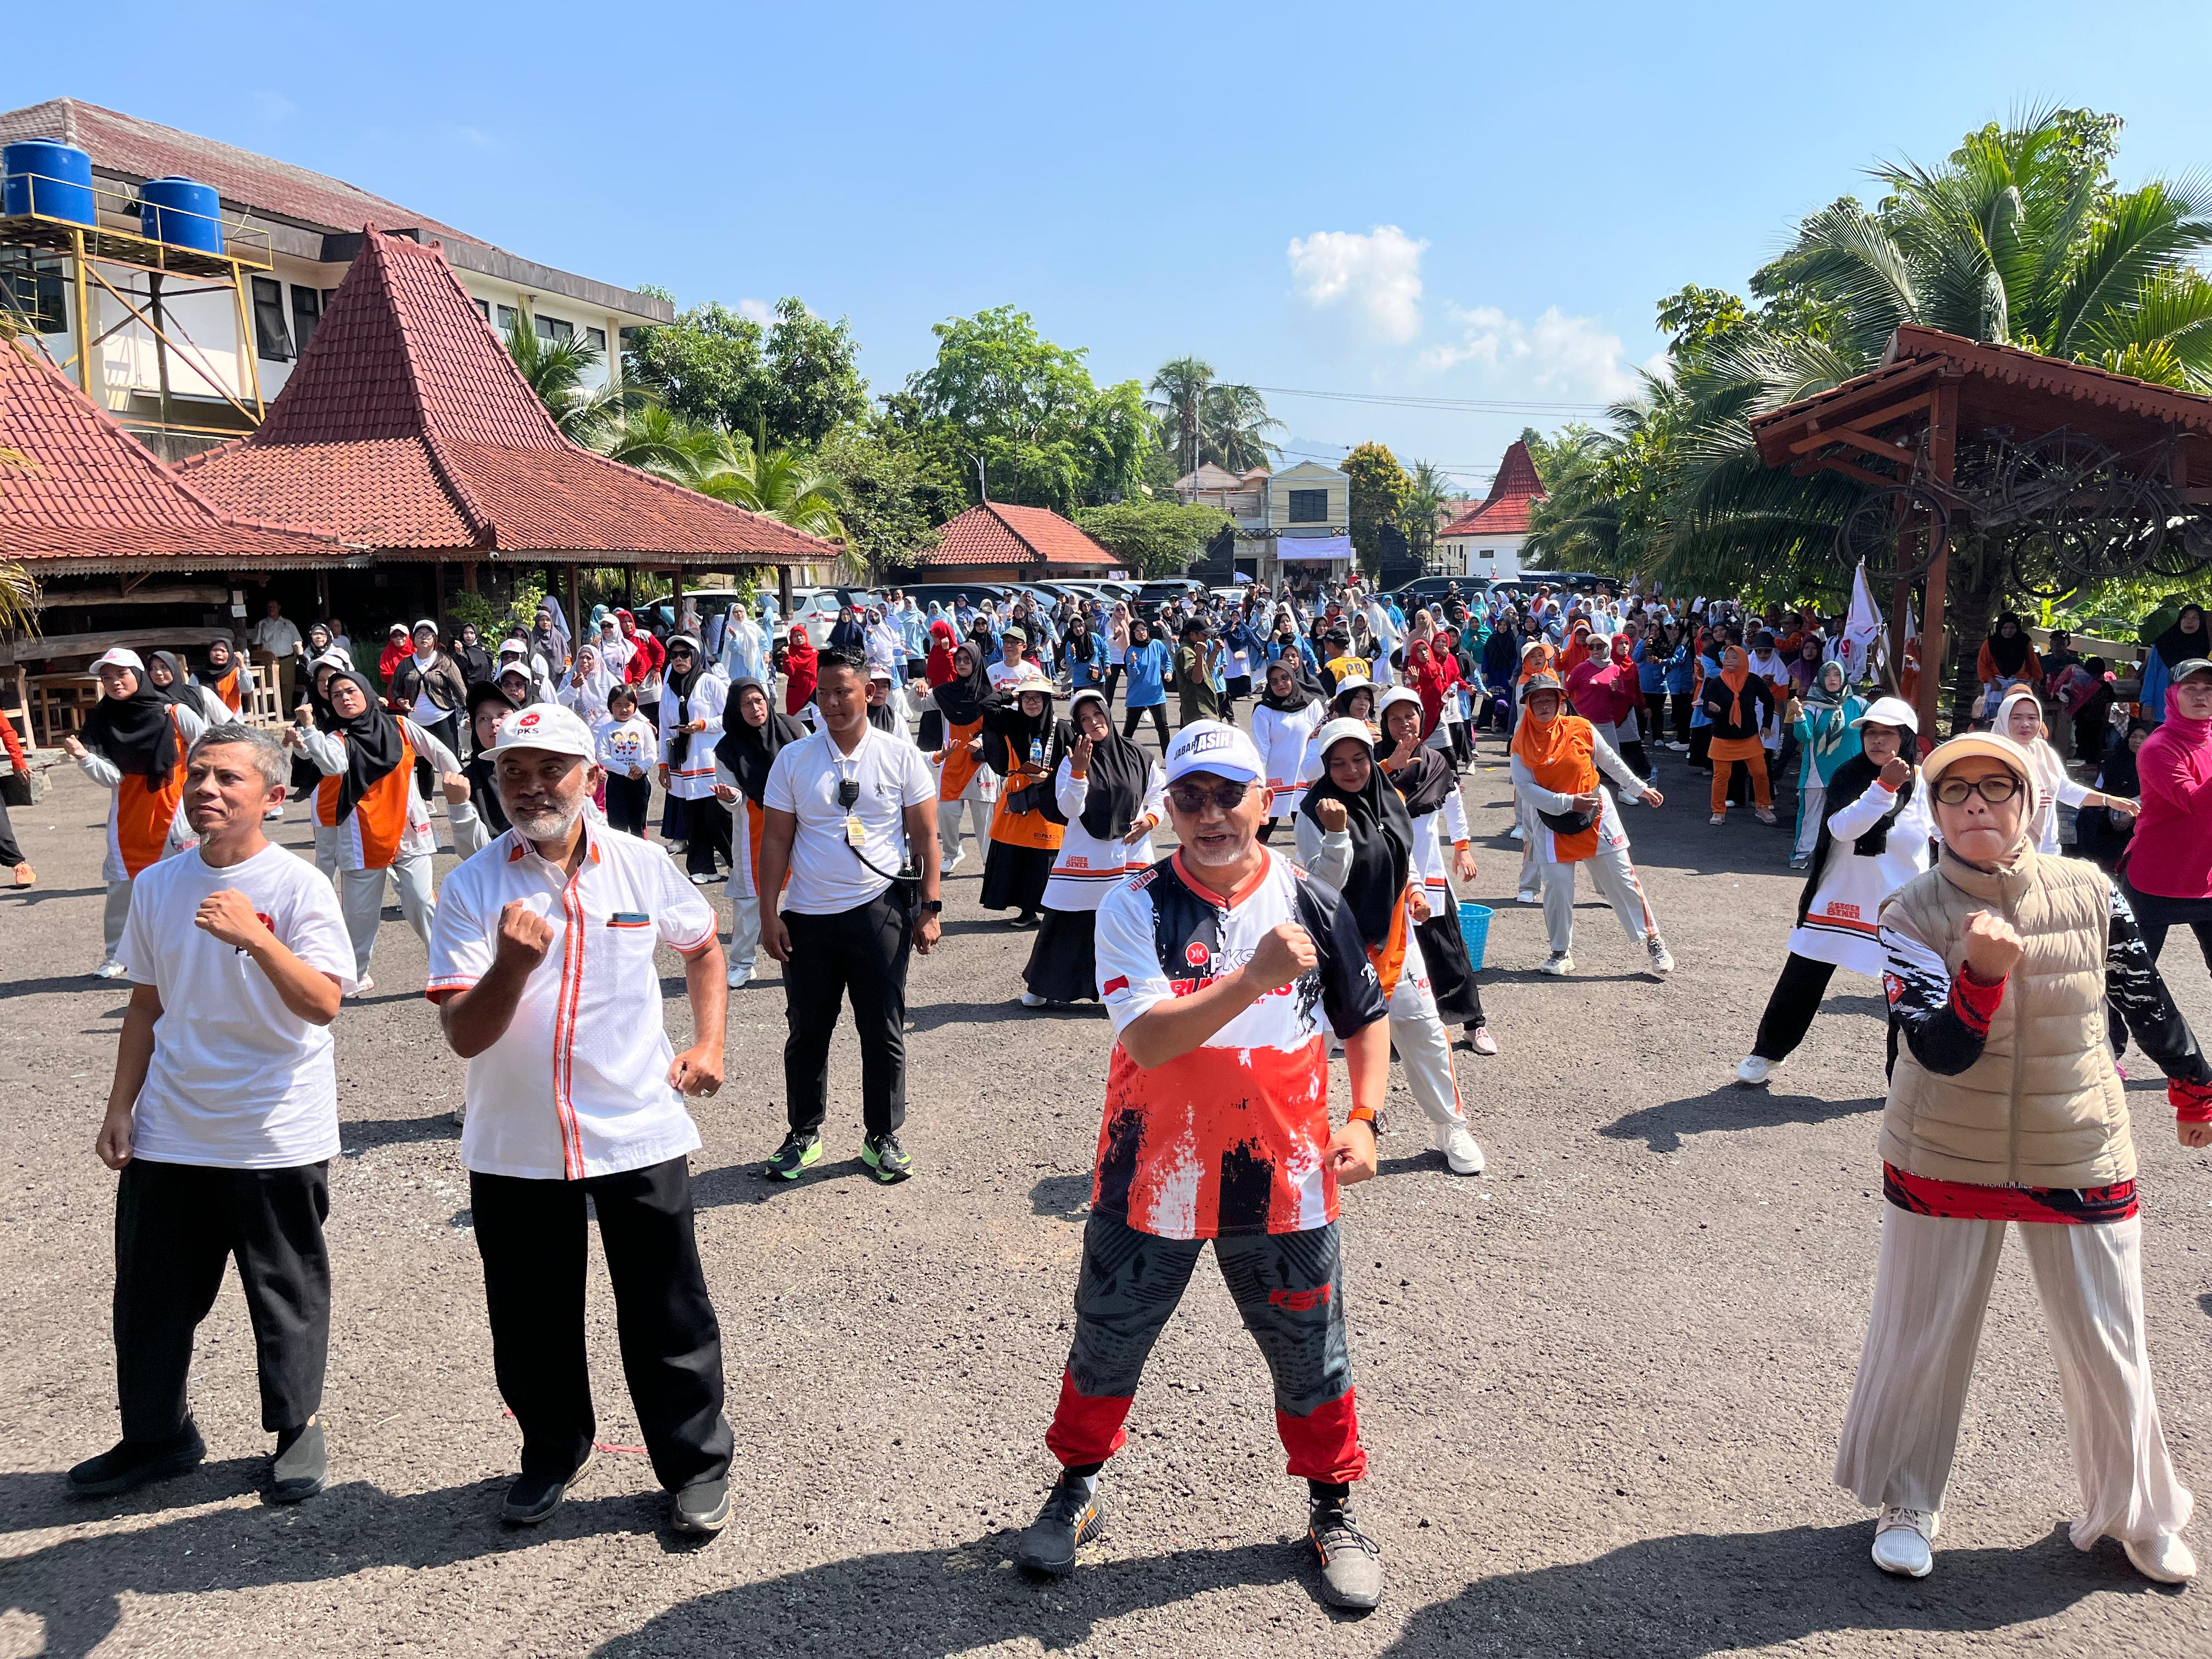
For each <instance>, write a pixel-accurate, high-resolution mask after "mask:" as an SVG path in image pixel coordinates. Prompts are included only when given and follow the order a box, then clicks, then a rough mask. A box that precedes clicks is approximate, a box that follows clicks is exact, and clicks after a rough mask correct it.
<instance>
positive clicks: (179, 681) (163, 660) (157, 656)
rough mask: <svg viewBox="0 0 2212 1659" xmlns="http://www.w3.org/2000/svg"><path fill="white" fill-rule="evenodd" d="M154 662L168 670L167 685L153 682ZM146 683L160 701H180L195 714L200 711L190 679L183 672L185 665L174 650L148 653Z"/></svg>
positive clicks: (197, 697) (198, 701) (197, 698)
mask: <svg viewBox="0 0 2212 1659" xmlns="http://www.w3.org/2000/svg"><path fill="white" fill-rule="evenodd" d="M155 663H159V664H161V666H162V667H164V668H166V669H167V670H168V671H169V683H168V684H167V685H155V684H154V665H155ZM146 684H148V685H149V686H153V690H154V695H155V696H157V697H159V698H161V701H162V702H173V703H181V704H182V705H183V706H184V707H185V708H189V709H191V711H192V713H194V714H198V713H199V712H200V700H199V696H198V695H197V693H196V692H195V691H194V690H193V689H192V683H191V678H190V677H189V676H187V675H186V674H185V665H184V663H183V661H182V660H181V659H179V657H178V656H177V654H176V653H175V652H173V651H155V652H152V653H149V655H148V656H147V659H146Z"/></svg>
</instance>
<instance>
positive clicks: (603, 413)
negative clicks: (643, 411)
mask: <svg viewBox="0 0 2212 1659" xmlns="http://www.w3.org/2000/svg"><path fill="white" fill-rule="evenodd" d="M507 356H510V357H512V358H513V359H514V366H515V368H518V369H520V371H521V372H522V378H523V379H524V380H527V381H528V382H529V383H530V389H531V390H532V392H536V393H537V394H538V402H540V403H541V404H544V405H545V409H546V412H547V413H548V414H550V415H551V416H552V417H553V423H554V425H556V426H557V427H559V428H561V431H562V435H564V436H566V437H568V438H570V439H573V440H574V441H576V442H577V443H580V444H582V445H584V446H586V447H595V446H594V444H593V440H595V439H597V438H598V437H599V435H600V434H602V433H603V432H605V430H606V429H607V428H609V427H611V426H613V425H615V424H617V422H620V421H621V419H622V418H623V416H624V415H625V414H626V413H628V412H629V411H630V410H635V409H639V408H641V407H643V406H644V405H645V404H647V402H649V401H650V398H649V394H648V393H647V392H646V391H645V390H644V389H643V388H642V387H640V386H620V385H616V384H612V383H610V384H608V385H606V386H598V387H593V386H586V384H585V379H586V376H587V375H589V374H591V372H592V370H593V369H595V368H598V367H599V363H600V361H601V359H602V358H603V357H604V356H605V354H604V353H603V352H601V351H600V350H599V348H597V347H596V346H594V345H592V343H590V342H589V341H586V340H583V339H580V338H577V337H573V336H572V337H569V338H567V339H550V338H548V337H545V336H544V335H541V334H540V333H538V327H537V325H536V323H535V322H533V321H532V319H531V316H530V313H528V312H526V311H524V310H522V309H520V307H518V308H517V309H516V311H515V313H514V321H513V323H512V324H511V325H509V326H508V328H507Z"/></svg>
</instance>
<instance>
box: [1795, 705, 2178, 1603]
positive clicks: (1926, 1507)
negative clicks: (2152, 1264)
mask: <svg viewBox="0 0 2212 1659" xmlns="http://www.w3.org/2000/svg"><path fill="white" fill-rule="evenodd" d="M1922 776H1923V780H1924V783H1925V787H1927V789H1928V790H1929V794H1930V796H1931V797H1932V799H1933V801H1934V805H1935V812H1936V827H1937V829H1938V831H1939V833H1940V834H1941V836H1942V842H1943V848H1942V854H1941V855H1940V856H1939V858H1938V859H1937V861H1936V868H1934V869H1933V870H1930V871H1929V872H1927V873H1926V874H1924V875H1921V876H1917V877H1916V878H1913V879H1912V880H1911V882H1909V883H1907V884H1905V886H1904V887H1903V888H1901V889H1899V890H1898V892H1897V893H1896V895H1895V896H1893V897H1892V898H1891V899H1890V900H1889V902H1887V903H1886V904H1885V905H1883V907H1882V909H1881V938H1882V943H1883V945H1884V946H1885V948H1886V950H1887V958H1888V969H1887V975H1886V976H1885V980H1884V984H1885V988H1886V989H1887V993H1888V997H1889V1005H1890V1009H1891V1013H1892V1017H1893V1018H1894V1020H1895V1021H1896V1022H1897V1024H1898V1026H1899V1032H1900V1035H1901V1036H1902V1037H1903V1039H1904V1043H1903V1047H1902V1048H1901V1050H1900V1052H1899V1054H1898V1056H1897V1066H1896V1071H1895V1073H1894V1074H1893V1077H1892V1078H1891V1079H1890V1089H1889V1102H1888V1105H1887V1109H1885V1111H1884V1113H1883V1115H1882V1125H1881V1158H1882V1184H1883V1192H1884V1196H1885V1197H1887V1200H1889V1201H1888V1203H1887V1206H1885V1207H1884V1209H1883V1212H1882V1231H1881V1265H1880V1267H1879V1268H1878V1269H1877V1271H1876V1274H1875V1291H1874V1307H1873V1310H1872V1312H1871V1314H1870V1316H1869V1323H1868V1328H1867V1339H1866V1347H1865V1350H1864V1352H1863V1354H1862V1355H1861V1357H1860V1359H1859V1370H1858V1379H1857V1383H1856V1384H1855V1385H1854V1387H1853V1389H1852V1391H1851V1403H1850V1411H1849V1413H1847V1414H1846V1415H1845V1417H1844V1428H1843V1443H1842V1447H1841V1449H1840V1450H1839V1452H1838V1455H1837V1459H1836V1481H1837V1484H1838V1485H1839V1486H1844V1487H1845V1488H1847V1489H1848V1490H1850V1492H1852V1493H1853V1494H1855V1495H1856V1496H1857V1498H1858V1499H1859V1501H1860V1502H1861V1503H1863V1504H1868V1505H1869V1506H1875V1507H1879V1508H1880V1509H1881V1519H1880V1520H1879V1521H1878V1522H1876V1523H1875V1539H1874V1559H1875V1565H1877V1566H1879V1567H1881V1568H1882V1569H1883V1570H1884V1571H1888V1572H1893V1573H1897V1574H1899V1575H1901V1576H1904V1577H1911V1578H1920V1577H1926V1576H1927V1574H1928V1572H1929V1571H1930V1569H1931V1568H1932V1567H1933V1566H1934V1565H1935V1563H1934V1559H1933V1558H1932V1556H1931V1555H1930V1554H1929V1541H1930V1540H1931V1539H1933V1538H1934V1537H1935V1536H1936V1530H1937V1527H1938V1524H1939V1519H1940V1511H1941V1510H1942V1503H1943V1489H1944V1486H1945V1485H1946V1483H1947V1482H1948V1480H1949V1478H1950V1473H1951V1459H1952V1454H1953V1452H1954V1449H1955V1448H1956V1445H1957V1442H1958V1433H1959V1416H1960V1410H1961V1408H1962V1407H1964V1405H1965V1403H1966V1381H1967V1377H1968V1376H1969V1374H1970V1373H1971V1372H1972V1369H1973V1363H1974V1349H1975V1346H1976V1344H1977V1343H1978V1340H1979V1339H1980V1336H1981V1328H1982V1319H1983V1315H1984V1311H1985V1310H1986V1308H1987V1305H1988V1303H1989V1296H1990V1284H1991V1282H1992V1280H1993V1279H1995V1277H1996V1267H1997V1254H1998V1251H1999V1249H2001V1248H2002V1244H2003V1241H2004V1232H2005V1224H2006V1223H2007V1222H2018V1223H2020V1224H2021V1227H2020V1234H2021V1244H2022V1246H2023V1247H2024V1248H2025V1249H2026V1250H2027V1260H2028V1266H2029V1268H2030V1269H2031V1271H2032V1272H2033V1274H2034V1277H2035V1285H2036V1291H2037V1294H2038V1296H2039V1298H2040V1300H2041V1301H2042V1304H2043V1309H2044V1316H2045V1319H2046V1320H2047V1321H2048V1322H2049V1323H2050V1326H2051V1341H2052V1346H2054V1347H2055V1348H2056V1349H2057V1357H2058V1380H2059V1386H2060V1389H2061V1392H2062V1394H2063V1397H2064V1400H2065V1405H2066V1421H2067V1426H2068V1430H2069V1437H2070V1439H2071V1442H2072V1445H2073V1451H2074V1462H2075V1471H2076V1473H2077V1474H2079V1476H2080V1479H2081V1498H2082V1512H2081V1515H2080V1516H2077V1517H2076V1519H2075V1522H2074V1524H2073V1530H2072V1536H2073V1540H2074V1543H2075V1547H2077V1548H2080V1549H2084V1550H2087V1549H2089V1548H2091V1547H2093V1546H2094V1545H2095V1543H2096V1541H2098V1539H2100V1537H2104V1536H2106V1535H2107V1534H2109V1535H2111V1536H2112V1537H2115V1538H2117V1539H2118V1540H2119V1541H2120V1543H2121V1545H2122V1546H2123V1547H2124V1549H2125V1550H2126V1552H2127V1557H2128V1559H2129V1560H2130V1561H2131V1562H2133V1563H2134V1564H2135V1565H2136V1569H2137V1571H2141V1572H2142V1573H2143V1574H2144V1575H2145V1576H2146V1577H2150V1578H2154V1579H2157V1580H2159V1581H2160V1582H2161V1583H2182V1582H2184V1581H2185V1580H2187V1579H2189V1578H2191V1577H2194V1576H2195V1574H2196V1571H2197V1561H2196V1558H2195V1557H2194V1556H2193V1555H2191V1553H2190V1549H2189V1547H2188V1545H2187V1544H2185V1543H2184V1542H2183V1541H2182V1539H2181V1536H2180V1534H2181V1531H2182V1528H2185V1527H2186V1526H2187V1525H2188V1523H2189V1516H2190V1511H2191V1508H2192V1506H2193V1502H2194V1500H2193V1499H2192V1498H2191V1495H2190V1493H2189V1492H2188V1489H2187V1488H2185V1487H2184V1486H2182V1485H2181V1484H2180V1482H2179V1480H2177V1479H2176V1478H2175V1476H2174V1473H2173V1465H2172V1461H2171V1460H2170V1459H2169V1458H2168V1457H2167V1455H2166V1437H2165V1434H2164V1431H2162V1430H2161V1428H2160V1424H2159V1415H2158V1402H2157V1400H2156V1397H2155V1395H2154V1394H2153V1392H2152V1389H2151V1380H2150V1364H2149V1360H2148V1357H2147V1355H2146V1354H2145V1352H2144V1345H2143V1317H2142V1257H2141V1246H2142V1222H2141V1221H2140V1220H2139V1219H2138V1218H2137V1217H2136V1156H2135V1147H2134V1146H2133V1144H2132V1143H2131V1142H2130V1139H2129V1134H2128V1106H2127V1097H2126V1096H2125V1094H2124V1091H2123V1089H2122V1085H2121V1082H2120V1079H2119V1076H2118V1072H2117V1070H2116V1069H2115V1067H2114V1065H2113V1060H2112V1048H2111V1043H2110V1039H2109V1037H2108V1036H2107V1035H2106V1018H2107V1010H2108V1009H2109V1010H2110V1011H2112V1012H2116V1013H2118V1015H2119V1016H2120V1018H2123V1019H2124V1021H2125V1022H2126V1023H2127V1026H2128V1029H2129V1030H2130V1031H2132V1032H2133V1033H2134V1034H2135V1036H2136V1041H2137V1042H2139V1043H2141V1044H2142V1048H2143V1051H2144V1053H2145V1054H2148V1055H2149V1056H2150V1058H2151V1059H2152V1060H2154V1061H2155V1062H2156V1063H2157V1064H2158V1066H2160V1069H2162V1070H2163V1071H2164V1072H2165V1073H2166V1078H2167V1079H2168V1080H2167V1085H2166V1092H2167V1097H2168V1098H2169V1100H2170V1101H2171V1102H2172V1104H2173V1107H2174V1109H2175V1112H2176V1115H2177V1118H2178V1120H2179V1133H2180V1138H2181V1141H2182V1144H2183V1145H2184V1146H2205V1145H2207V1144H2208V1143H2212V1066H2208V1065H2207V1063H2206V1060H2205V1058H2204V1055H2203V1053H2202V1052H2201V1051H2200V1050H2199V1049H2198V1048H2197V1040H2196V1038H2195V1036H2192V1035H2191V1031H2190V1030H2189V1026H2188V1023H2187V1022H2186V1021H2185V1020H2184V1019H2183V1018H2182V1017H2181V1015H2180V1013H2179V1011H2178V1010H2176V1008H2175V1007H2174V1006H2173V1002H2172V999H2171V998H2170V997H2168V996H2167V994H2166V987H2165V985H2164V984H2163V983H2162V982H2161V981H2160V979H2159V976H2158V970H2157V969H2156V968H2155V967H2154V966H2153V965H2152V963H2151V960H2150V957H2149V956H2148V953H2147V952H2146V951H2144V949H2143V945H2142V937H2141V935H2140V933H2138V932H2137V930H2136V922H2135V918H2134V916H2133V915H2131V914H2130V912H2129V910H2128V908H2127V905H2126V903H2125V902H2124V900H2122V899H2121V898H2120V897H2119V896H2118V895H2117V894H2116V893H2115V892H2114V891H2113V890H2112V885H2111V884H2110V883H2109V882H2108V881H2107V880H2106V877H2105V874H2104V872H2102V871H2100V869H2098V868H2097V866H2095V865H2093V864H2091V863H2088V862H2087V860H2081V859H2064V858H2052V857H2049V856H2047V855H2045V854H2041V853H2039V852H2038V851H2037V850H2036V849H2035V848H2034V846H2033V842H2032V836H2031V834H2030V825H2031V824H2032V823H2033V821H2034V818H2035V814H2036V808H2037V806H2038V805H2039V802H2038V800H2037V798H2036V793H2037V792H2036V786H2035V781H2034V780H2035V769H2034V766H2033V763H2032V761H2031V760H2030V759H2029V757H2027V755H2026V754H2025V753H2023V752H2022V751H2021V749H2020V748H2019V746H2018V745H2017V744H2014V743H2013V742H2012V741H2011V740H2010V739H2008V738H2002V737H1998V736H1996V735H1992V734H1980V733H1978V734H1974V735H1972V736H1967V737H1962V738H1953V739H1952V740H1951V741H1950V742H1948V743H1947V744H1943V745H1942V747H1940V748H1938V749H1937V750H1936V751H1935V752H1934V753H1933V754H1931V755H1930V756H1929V757H1928V759H1927V761H1926V763H1925V764H1924V765H1923V769H1922Z"/></svg>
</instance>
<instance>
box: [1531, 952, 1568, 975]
mask: <svg viewBox="0 0 2212 1659" xmlns="http://www.w3.org/2000/svg"><path fill="white" fill-rule="evenodd" d="M1536 971H1537V972H1538V973H1540V974H1549V975H1551V976H1552V977H1553V978H1554V979H1565V977H1566V976H1567V975H1569V974H1571V973H1573V972H1574V971H1575V959H1574V957H1571V956H1570V955H1569V954H1568V953H1567V952H1566V951H1553V952H1552V956H1551V960H1549V961H1548V962H1547V963H1545V964H1544V965H1543V966H1542V967H1541V968H1539V969H1537V970H1536Z"/></svg>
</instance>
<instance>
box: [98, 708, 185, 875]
mask: <svg viewBox="0 0 2212 1659" xmlns="http://www.w3.org/2000/svg"><path fill="white" fill-rule="evenodd" d="M169 719H170V721H171V722H172V723H173V725H174V726H176V728H177V764H176V766H175V768H174V769H173V770H172V771H171V773H170V775H169V779H168V781H167V782H166V783H163V784H154V783H149V781H147V780H146V779H145V778H144V777H143V776H140V775H137V773H131V774H127V775H126V774H125V772H124V771H123V769H121V768H120V767H118V766H117V765H116V764H115V763H114V762H113V761H112V760H110V759H108V758H107V757H106V756H105V755H103V754H101V753H100V750H97V749H87V750H85V756H84V758H83V759H82V760H81V761H79V762H78V763H77V765H78V766H79V767H80V768H82V770H83V772H84V775H86V776H87V777H88V778H90V779H91V780H92V781H94V783H96V784H99V785H100V787H102V788H105V789H106V790H107V791H108V792H109V796H108V802H107V856H106V859H105V860H103V861H102V862H101V865H100V879H101V880H103V881H131V880H133V879H135V878H137V874H138V872H140V871H141V870H143V869H144V868H146V866H148V865H149V864H156V863H159V862H160V861H161V860H163V859H165V858H167V857H168V855H169V854H172V853H173V852H175V851H176V850H177V849H178V848H181V847H190V846H191V845H193V844H194V843H195V842H196V841H197V837H196V836H194V835H193V834H192V831H191V825H189V824H188V823H185V752H186V751H187V750H190V749H191V746H192V744H193V743H194V742H195V741H196V740H197V738H198V737H199V735H200V733H201V732H204V731H206V730H207V722H206V721H205V720H202V719H201V718H200V717H199V716H198V715H197V714H194V713H193V712H192V711H191V709H189V708H183V707H181V706H175V707H172V708H170V710H169Z"/></svg>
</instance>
